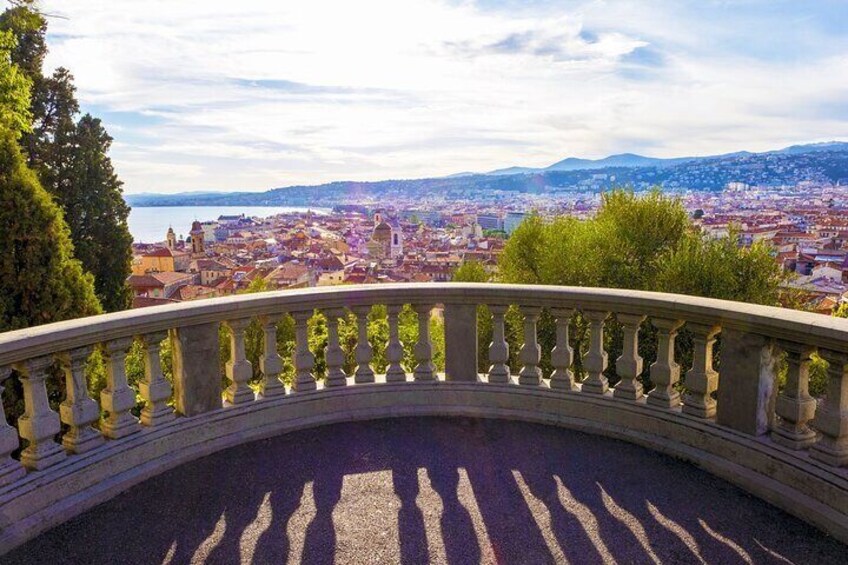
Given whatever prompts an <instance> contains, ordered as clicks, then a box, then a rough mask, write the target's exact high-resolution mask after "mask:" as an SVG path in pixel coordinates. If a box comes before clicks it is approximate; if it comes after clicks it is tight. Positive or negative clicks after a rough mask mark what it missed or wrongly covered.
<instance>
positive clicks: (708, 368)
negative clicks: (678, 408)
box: [683, 323, 721, 418]
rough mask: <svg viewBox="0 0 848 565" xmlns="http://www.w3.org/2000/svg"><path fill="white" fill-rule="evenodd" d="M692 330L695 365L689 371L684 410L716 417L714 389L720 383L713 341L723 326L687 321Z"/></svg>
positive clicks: (688, 327) (707, 416) (701, 415)
mask: <svg viewBox="0 0 848 565" xmlns="http://www.w3.org/2000/svg"><path fill="white" fill-rule="evenodd" d="M686 328H687V329H688V330H689V331H690V332H691V333H692V343H693V345H694V349H693V351H692V368H691V369H689V370H688V371H687V372H686V382H685V384H686V389H687V390H686V392H685V393H684V394H683V412H684V413H686V414H689V415H691V416H696V417H698V418H712V417H714V416H715V413H716V401H715V399H713V396H712V395H713V392H714V391H715V390H716V386H717V385H718V373H717V372H716V371H715V369H714V368H713V345H714V344H715V341H716V339H715V338H716V335H717V334H718V332H719V331H721V328H720V327H719V326H711V325H704V324H692V323H688V324H686Z"/></svg>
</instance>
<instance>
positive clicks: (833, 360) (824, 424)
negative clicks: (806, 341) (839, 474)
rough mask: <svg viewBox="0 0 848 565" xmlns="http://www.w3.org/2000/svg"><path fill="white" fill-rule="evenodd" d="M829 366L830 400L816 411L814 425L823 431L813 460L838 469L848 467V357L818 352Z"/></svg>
mask: <svg viewBox="0 0 848 565" xmlns="http://www.w3.org/2000/svg"><path fill="white" fill-rule="evenodd" d="M819 355H821V356H822V357H823V358H824V360H825V361H827V362H828V363H829V364H830V366H829V367H828V370H827V376H828V380H827V398H826V399H825V401H824V403H822V405H821V406H820V407H819V409H818V411H817V412H816V418H815V420H814V421H813V426H814V427H815V428H816V429H817V430H818V431H819V432H821V437H820V438H819V441H818V442H816V443H815V444H814V445H813V448H812V449H811V450H810V457H813V458H814V459H818V460H819V461H823V462H824V463H827V464H828V465H833V466H836V467H845V466H848V354H845V353H841V352H837V351H830V350H828V349H822V350H820V351H819Z"/></svg>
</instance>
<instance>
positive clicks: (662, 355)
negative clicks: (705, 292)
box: [648, 318, 683, 408]
mask: <svg viewBox="0 0 848 565" xmlns="http://www.w3.org/2000/svg"><path fill="white" fill-rule="evenodd" d="M651 323H652V324H653V325H654V327H655V328H657V360H656V361H654V362H653V363H652V364H651V380H652V381H653V382H654V390H652V391H651V392H649V393H648V404H651V405H653V406H659V407H661V408H674V407H676V406H680V393H679V392H678V391H677V389H676V388H675V385H676V384H677V383H678V381H680V365H678V364H677V362H676V361H675V360H674V339H675V338H676V337H677V330H679V329H680V326H682V325H683V320H667V319H664V318H653V319H652V320H651Z"/></svg>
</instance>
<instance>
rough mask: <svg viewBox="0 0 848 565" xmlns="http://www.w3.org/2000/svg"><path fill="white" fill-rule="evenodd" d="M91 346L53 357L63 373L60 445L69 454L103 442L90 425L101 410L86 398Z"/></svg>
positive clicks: (88, 448)
mask: <svg viewBox="0 0 848 565" xmlns="http://www.w3.org/2000/svg"><path fill="white" fill-rule="evenodd" d="M89 355H91V347H80V348H77V349H73V350H71V351H65V352H62V353H59V354H58V355H56V358H57V359H58V360H59V364H60V365H61V367H62V372H63V373H65V400H64V402H62V404H60V405H59V414H60V415H61V418H62V422H63V423H65V424H66V425H67V426H68V428H69V429H68V431H67V433H65V435H64V436H62V445H63V446H65V449H66V450H68V451H69V452H71V453H84V452H86V451H90V450H91V449H93V448H95V447H97V446H98V445H100V444H102V443H103V441H104V440H103V435H101V433H100V432H99V431H98V430H95V429H94V428H92V427H91V425H92V424H93V423H94V422H96V421H97V420H99V419H100V407H99V406H98V405H97V403H96V402H95V401H94V400H92V399H91V398H90V397H89V396H88V386H87V385H86V381H85V364H86V362H87V361H88V356H89Z"/></svg>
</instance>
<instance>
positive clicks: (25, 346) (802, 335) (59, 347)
mask: <svg viewBox="0 0 848 565" xmlns="http://www.w3.org/2000/svg"><path fill="white" fill-rule="evenodd" d="M410 303H411V304H450V303H459V304H528V305H534V306H543V307H573V308H579V309H582V310H606V311H610V312H619V313H635V314H647V315H649V316H654V317H663V318H675V319H681V320H685V321H687V322H695V323H705V324H718V325H721V326H722V327H723V328H733V329H738V330H743V331H750V332H753V333H758V334H762V335H766V336H769V337H774V338H780V339H786V340H790V341H795V342H801V343H809V344H810V345H817V346H819V347H822V348H827V349H832V350H835V351H840V352H846V353H848V320H843V319H838V318H832V317H828V316H823V315H820V314H813V313H809V312H800V311H796V310H790V309H785V308H777V307H772V306H760V305H755V304H746V303H742V302H733V301H729V300H716V299H712V298H700V297H695V296H686V295H679V294H667V293H660V292H648V291H637V290H623V289H609V288H588V287H565V286H544V285H511V284H490V283H419V284H409V283H406V284H380V285H351V286H333V287H325V288H310V289H298V290H283V291H274V292H263V293H258V294H243V295H236V296H229V297H224V298H212V299H206V300H199V301H193V302H183V303H180V304H175V305H165V306H153V307H149V308H142V309H137V310H127V311H123V312H115V313H111V314H102V315H99V316H91V317H87V318H79V319H76V320H68V321H65V322H57V323H53V324H45V325H43V326H36V327H32V328H27V329H22V330H16V331H11V332H6V333H2V334H0V366H8V365H10V364H12V363H16V362H20V361H23V360H26V359H30V358H33V357H38V356H40V355H47V354H52V353H55V352H58V351H64V350H68V349H72V348H74V347H81V346H85V345H90V344H93V343H98V342H102V341H106V340H110V339H116V338H120V337H127V336H133V335H140V334H144V333H149V332H155V331H162V330H167V329H171V328H175V327H184V326H192V325H197V324H203V323H209V322H216V321H221V320H224V319H232V318H247V317H253V316H258V315H263V314H272V313H282V312H295V311H304V310H312V309H314V308H338V307H349V306H358V305H370V304H410Z"/></svg>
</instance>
